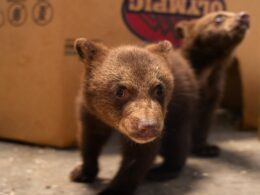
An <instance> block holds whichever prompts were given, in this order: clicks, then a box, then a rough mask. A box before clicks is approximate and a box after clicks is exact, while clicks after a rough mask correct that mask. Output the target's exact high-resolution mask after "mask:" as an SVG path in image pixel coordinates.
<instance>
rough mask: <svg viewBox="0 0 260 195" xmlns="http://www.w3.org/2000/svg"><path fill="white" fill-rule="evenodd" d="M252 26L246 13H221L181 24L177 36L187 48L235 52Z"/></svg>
mask: <svg viewBox="0 0 260 195" xmlns="http://www.w3.org/2000/svg"><path fill="white" fill-rule="evenodd" d="M249 25H250V18H249V14H247V13H246V12H240V13H232V12H227V11H219V12H213V13H210V14H207V15H205V16H203V17H201V18H199V19H196V20H191V21H185V22H180V23H179V24H177V26H176V34H177V35H178V37H180V38H181V39H184V43H185V44H186V45H187V47H192V48H195V47H196V48H203V49H204V51H205V49H207V48H211V50H213V49H214V50H215V51H216V50H218V49H219V50H230V51H231V50H233V49H234V48H235V47H236V46H237V45H238V44H239V43H240V42H241V41H242V40H243V38H244V36H245V33H246V31H247V30H248V28H249Z"/></svg>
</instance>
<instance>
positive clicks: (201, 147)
mask: <svg viewBox="0 0 260 195" xmlns="http://www.w3.org/2000/svg"><path fill="white" fill-rule="evenodd" d="M219 99H220V97H219V95H218V94H215V96H214V97H211V98H208V99H203V98H202V99H201V100H200V104H199V105H200V106H199V110H200V111H199V113H198V119H197V121H195V126H194V129H193V132H192V133H193V136H192V137H193V140H192V154H194V155H196V156H198V157H204V158H205V157H206V158H213V157H218V156H219V155H220V152H221V150H220V148H219V147H218V146H216V145H212V144H208V142H207V138H208V134H209V130H210V126H211V122H212V119H213V115H214V112H215V111H216V108H217V106H218V102H219Z"/></svg>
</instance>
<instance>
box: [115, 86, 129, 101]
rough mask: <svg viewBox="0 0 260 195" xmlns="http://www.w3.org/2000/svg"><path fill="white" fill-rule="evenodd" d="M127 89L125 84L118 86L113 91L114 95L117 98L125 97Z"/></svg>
mask: <svg viewBox="0 0 260 195" xmlns="http://www.w3.org/2000/svg"><path fill="white" fill-rule="evenodd" d="M129 95H130V94H129V91H128V90H127V88H126V87H125V86H118V87H117V89H116V91H115V96H116V97H117V98H118V99H127V98H128V97H129Z"/></svg>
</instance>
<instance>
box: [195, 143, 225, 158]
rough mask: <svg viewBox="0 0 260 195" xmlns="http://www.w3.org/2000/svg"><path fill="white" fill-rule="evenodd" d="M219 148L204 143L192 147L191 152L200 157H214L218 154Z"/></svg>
mask: <svg viewBox="0 0 260 195" xmlns="http://www.w3.org/2000/svg"><path fill="white" fill-rule="evenodd" d="M220 152H221V149H220V148H219V147H218V146H215V145H208V144H205V145H203V146H201V147H197V148H193V150H192V154H194V155H195V156H198V157H202V158H214V157H218V156H219V155H220Z"/></svg>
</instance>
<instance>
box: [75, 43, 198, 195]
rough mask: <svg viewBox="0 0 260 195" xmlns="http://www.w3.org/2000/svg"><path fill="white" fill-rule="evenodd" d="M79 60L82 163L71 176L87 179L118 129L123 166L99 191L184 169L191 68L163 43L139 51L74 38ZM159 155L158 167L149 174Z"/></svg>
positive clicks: (116, 190) (124, 190)
mask: <svg viewBox="0 0 260 195" xmlns="http://www.w3.org/2000/svg"><path fill="white" fill-rule="evenodd" d="M75 45H76V49H77V51H78V53H79V56H80V57H81V59H82V61H83V62H84V63H85V68H84V75H83V78H82V83H81V90H80V92H79V97H78V102H77V106H78V115H79V123H80V129H81V136H80V139H81V140H80V142H81V154H82V160H83V164H82V165H80V166H78V167H76V168H75V169H74V170H73V171H72V173H71V179H72V180H73V181H77V182H93V181H94V180H95V178H96V175H97V173H98V157H99V155H100V152H101V149H102V147H103V145H104V144H105V142H106V140H107V139H108V137H109V135H110V134H111V132H112V129H116V130H117V131H119V132H120V133H121V134H122V156H123V159H122V163H121V166H120V169H119V171H118V173H117V174H116V176H115V177H114V179H113V180H112V181H111V183H110V184H109V186H108V187H107V188H106V189H105V190H103V191H102V192H101V193H100V194H132V193H133V192H134V191H135V189H136V187H137V185H138V184H139V183H140V182H141V181H142V180H143V178H144V177H145V176H147V178H149V179H156V180H164V179H169V178H172V177H175V176H176V175H178V173H179V172H180V171H181V170H182V168H183V166H184V164H185V161H186V158H187V155H188V153H189V141H190V136H189V135H190V129H191V126H192V125H191V124H192V117H193V111H194V110H193V109H194V106H195V104H196V98H197V83H196V79H195V77H194V74H193V71H192V70H191V68H190V66H189V65H188V64H187V62H186V61H185V60H184V58H183V57H181V55H179V54H178V53H176V52H174V51H173V49H172V45H171V43H169V42H168V41H164V42H160V43H158V44H151V45H148V46H147V47H144V48H141V47H136V46H122V47H118V48H111V49H109V48H108V47H106V46H104V45H103V44H100V43H95V42H91V41H88V40H86V39H78V40H77V41H76V43H75ZM159 150H160V151H161V155H162V157H163V159H164V161H163V163H162V164H161V165H160V166H159V167H156V168H154V169H152V170H151V171H150V172H149V173H148V175H147V172H148V170H149V169H150V167H151V166H152V164H153V160H154V158H155V157H156V155H157V154H158V152H159Z"/></svg>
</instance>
